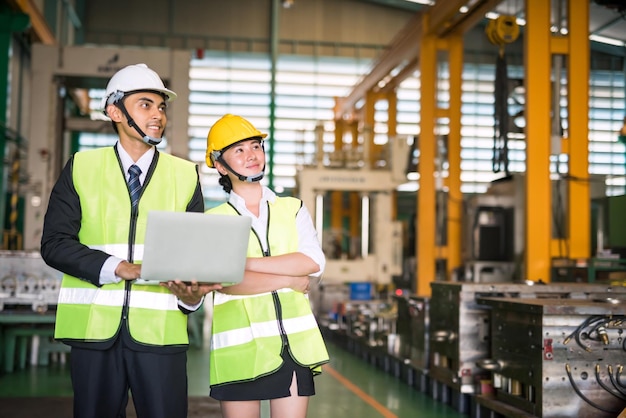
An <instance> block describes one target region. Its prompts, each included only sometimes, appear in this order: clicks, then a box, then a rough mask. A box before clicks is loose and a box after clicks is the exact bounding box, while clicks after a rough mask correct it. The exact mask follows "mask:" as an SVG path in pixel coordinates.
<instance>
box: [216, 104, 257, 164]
mask: <svg viewBox="0 0 626 418" xmlns="http://www.w3.org/2000/svg"><path fill="white" fill-rule="evenodd" d="M266 136H267V134H264V133H262V132H261V131H259V130H258V129H257V128H255V127H254V126H253V125H252V124H251V123H250V122H248V121H247V120H246V119H244V118H242V117H241V116H237V115H231V114H226V115H224V116H222V117H221V118H220V119H219V120H218V121H217V122H215V124H214V125H213V126H212V127H211V130H209V135H208V136H207V139H206V165H208V166H209V167H211V168H213V167H215V164H214V162H215V160H217V159H218V158H219V157H220V155H221V154H222V151H224V149H226V148H228V147H229V146H231V145H233V144H234V143H236V142H239V141H243V140H244V139H249V138H265V137H266Z"/></svg>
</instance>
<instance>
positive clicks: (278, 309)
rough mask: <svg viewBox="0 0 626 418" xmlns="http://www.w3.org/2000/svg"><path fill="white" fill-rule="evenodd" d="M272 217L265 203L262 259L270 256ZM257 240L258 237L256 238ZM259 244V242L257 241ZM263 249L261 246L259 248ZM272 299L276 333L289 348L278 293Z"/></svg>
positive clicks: (268, 205)
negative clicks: (264, 245)
mask: <svg viewBox="0 0 626 418" xmlns="http://www.w3.org/2000/svg"><path fill="white" fill-rule="evenodd" d="M271 217H272V212H271V211H270V202H267V225H266V228H265V234H266V235H265V242H266V243H267V249H266V250H265V251H263V256H264V257H269V256H270V255H272V254H271V251H270V218H271ZM257 238H258V237H257ZM259 244H260V240H259ZM261 248H263V246H261ZM272 298H273V299H274V309H275V310H276V321H277V322H278V331H279V333H280V339H281V340H282V342H283V347H288V346H289V340H288V339H287V331H285V325H284V324H283V307H282V305H281V303H280V298H279V297H278V292H277V291H275V290H274V291H273V292H272Z"/></svg>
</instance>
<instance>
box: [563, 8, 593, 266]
mask: <svg viewBox="0 0 626 418" xmlns="http://www.w3.org/2000/svg"><path fill="white" fill-rule="evenodd" d="M568 6H569V9H568V17H569V33H568V36H569V46H570V48H569V60H568V61H567V63H568V65H567V80H568V81H567V87H568V92H567V103H568V115H569V117H568V125H569V129H568V136H569V174H570V176H571V179H570V180H569V184H568V185H569V188H568V222H569V250H570V254H569V256H570V258H589V256H590V246H591V244H590V243H591V241H590V239H591V237H590V234H591V232H590V228H591V226H590V217H591V202H590V193H589V182H588V181H587V180H588V178H589V148H588V147H589V138H588V136H589V0H569V3H568Z"/></svg>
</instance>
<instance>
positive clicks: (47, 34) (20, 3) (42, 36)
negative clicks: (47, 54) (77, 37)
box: [11, 0, 57, 45]
mask: <svg viewBox="0 0 626 418" xmlns="http://www.w3.org/2000/svg"><path fill="white" fill-rule="evenodd" d="M11 2H12V3H13V4H14V5H15V6H16V7H17V8H18V10H19V11H21V12H22V13H24V14H27V15H28V17H30V23H31V25H32V28H33V31H34V34H35V37H36V38H37V40H38V41H40V42H42V43H44V44H46V45H56V43H57V41H56V39H55V37H54V34H53V33H52V31H51V30H50V27H49V26H48V24H47V23H46V19H45V18H44V17H43V14H42V13H41V11H40V10H39V8H38V7H37V5H36V4H35V3H34V1H33V0H12V1H11Z"/></svg>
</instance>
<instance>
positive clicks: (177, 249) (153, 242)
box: [138, 211, 251, 284]
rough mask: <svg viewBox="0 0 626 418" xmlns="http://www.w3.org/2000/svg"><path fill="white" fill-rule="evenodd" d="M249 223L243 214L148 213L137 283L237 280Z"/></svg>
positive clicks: (227, 282)
mask: <svg viewBox="0 0 626 418" xmlns="http://www.w3.org/2000/svg"><path fill="white" fill-rule="evenodd" d="M250 225H251V219H250V218H249V217H247V216H229V215H215V214H206V213H197V212H167V211H151V212H149V213H148V220H147V225H146V237H145V240H144V253H143V261H142V266H141V279H138V283H142V284H148V283H151V284H158V283H159V282H164V281H170V280H182V281H185V282H189V281H191V280H197V281H198V282H199V283H222V284H235V283H239V282H241V280H242V279H243V274H244V270H245V266H246V256H247V251H248V239H249V237H250Z"/></svg>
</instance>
